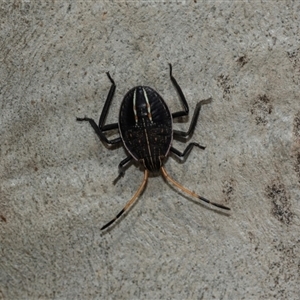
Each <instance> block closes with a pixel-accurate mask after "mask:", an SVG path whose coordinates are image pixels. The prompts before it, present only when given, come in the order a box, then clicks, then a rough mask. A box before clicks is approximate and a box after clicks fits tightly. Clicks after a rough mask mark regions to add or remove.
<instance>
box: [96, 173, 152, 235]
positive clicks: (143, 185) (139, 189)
mask: <svg viewBox="0 0 300 300" xmlns="http://www.w3.org/2000/svg"><path fill="white" fill-rule="evenodd" d="M148 176H149V171H148V170H145V173H144V179H143V182H142V184H141V185H140V187H139V188H138V190H137V191H136V192H135V194H134V195H133V197H132V198H131V199H130V200H129V201H128V202H127V203H126V205H125V206H124V208H123V209H122V210H121V211H120V212H119V213H118V214H117V215H116V216H115V218H113V219H112V220H111V221H109V222H108V223H106V224H105V225H104V226H103V227H102V228H101V230H104V229H106V228H107V227H109V226H110V225H111V224H113V223H114V222H116V221H117V220H118V219H119V218H120V217H121V216H122V215H123V213H125V212H126V211H127V210H128V209H129V208H130V207H131V206H132V205H133V204H134V203H135V201H136V199H137V198H138V196H139V195H140V194H141V193H142V191H143V190H144V188H145V186H146V183H147V180H148Z"/></svg>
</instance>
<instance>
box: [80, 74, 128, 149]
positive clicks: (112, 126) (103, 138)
mask: <svg viewBox="0 0 300 300" xmlns="http://www.w3.org/2000/svg"><path fill="white" fill-rule="evenodd" d="M106 74H107V77H108V78H109V80H110V81H111V83H112V85H111V87H110V90H109V93H108V95H107V98H106V101H105V104H104V107H103V110H102V113H101V115H100V119H99V126H98V125H97V124H96V122H95V121H94V120H93V119H91V118H87V117H84V118H76V120H77V121H87V122H89V123H90V124H91V126H92V127H93V128H94V130H95V132H96V133H97V135H98V137H99V138H100V140H101V141H103V142H105V143H107V144H110V145H112V144H117V143H120V142H121V141H122V140H121V138H120V137H119V138H115V139H112V140H109V139H107V137H106V136H105V135H104V133H103V132H105V131H109V130H113V129H117V128H118V127H119V126H118V123H113V124H107V125H104V122H105V120H106V117H107V114H108V110H109V107H110V105H111V102H112V99H113V96H114V93H115V90H116V84H115V82H114V80H113V79H112V78H111V76H110V74H109V72H107V73H106Z"/></svg>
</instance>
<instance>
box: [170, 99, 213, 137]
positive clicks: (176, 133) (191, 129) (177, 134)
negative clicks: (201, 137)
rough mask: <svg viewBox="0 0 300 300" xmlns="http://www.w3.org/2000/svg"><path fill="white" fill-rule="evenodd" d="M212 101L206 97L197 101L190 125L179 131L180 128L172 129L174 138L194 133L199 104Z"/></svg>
mask: <svg viewBox="0 0 300 300" xmlns="http://www.w3.org/2000/svg"><path fill="white" fill-rule="evenodd" d="M211 101H212V98H208V99H205V100H202V101H200V102H198V103H197V105H196V108H195V111H194V115H193V118H192V121H191V123H190V127H189V129H188V131H181V130H173V136H174V138H179V139H180V138H181V139H182V138H188V137H189V136H191V135H192V134H193V133H194V130H195V128H196V124H197V121H198V118H199V114H200V110H201V106H202V105H203V104H207V103H210V102H211Z"/></svg>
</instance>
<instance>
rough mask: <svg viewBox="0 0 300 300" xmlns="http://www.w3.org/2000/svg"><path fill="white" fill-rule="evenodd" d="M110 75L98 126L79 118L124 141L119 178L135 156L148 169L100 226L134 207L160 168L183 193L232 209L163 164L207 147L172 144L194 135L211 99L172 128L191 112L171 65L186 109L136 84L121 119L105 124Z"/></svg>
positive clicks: (110, 95) (103, 137)
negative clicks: (182, 127) (184, 124)
mask: <svg viewBox="0 0 300 300" xmlns="http://www.w3.org/2000/svg"><path fill="white" fill-rule="evenodd" d="M107 76H108V78H109V79H110V81H111V83H112V86H111V88H110V91H109V93H108V96H107V99H106V102H105V104H104V108H103V110H102V113H101V116H100V120H99V125H97V124H96V122H95V121H94V120H93V119H91V118H87V117H85V118H77V121H88V122H89V123H90V124H91V126H92V127H93V128H94V130H95V132H96V133H97V135H98V136H99V138H100V140H101V141H103V142H105V143H106V144H110V145H114V144H120V143H123V146H124V147H125V148H126V150H127V152H128V154H129V155H128V156H127V157H126V158H125V159H123V160H122V161H121V162H120V164H119V176H118V177H117V179H116V180H118V179H119V178H120V177H121V176H123V175H124V173H125V172H124V166H125V165H126V164H127V163H129V162H130V161H131V160H132V159H134V160H136V161H139V162H140V163H141V164H143V166H144V168H145V171H144V180H143V182H142V184H141V185H140V187H139V189H138V190H137V191H136V193H135V194H134V195H133V197H132V198H131V199H130V200H129V201H128V202H127V204H126V205H125V207H124V208H123V209H122V210H121V211H120V212H119V214H118V215H117V216H116V217H115V218H114V219H112V220H111V221H110V222H108V223H107V224H106V225H104V226H103V227H102V228H101V229H102V230H103V229H105V228H107V227H108V226H110V225H111V224H112V223H114V222H115V221H116V220H117V219H118V218H119V217H120V216H121V215H122V214H123V213H124V212H125V211H126V210H127V209H128V208H129V207H131V206H132V204H133V203H134V202H135V200H136V199H137V198H138V196H139V195H140V194H141V192H142V191H143V189H144V187H145V185H146V183H147V179H148V175H149V171H150V172H159V171H160V172H161V173H162V175H163V176H164V178H165V179H166V180H169V181H170V182H172V183H173V184H174V185H175V186H176V187H178V188H179V189H181V190H182V191H183V192H185V193H187V194H189V195H191V196H193V197H196V198H198V199H200V200H202V201H205V202H207V203H210V204H212V205H214V206H217V207H219V208H222V209H227V210H229V208H228V207H226V206H224V205H221V204H218V203H214V202H211V201H209V200H208V199H206V198H204V197H201V196H199V195H197V194H196V193H194V192H192V191H190V190H188V189H186V188H185V187H183V186H182V185H181V184H180V183H178V182H177V181H175V180H174V179H172V178H171V177H170V176H169V175H168V173H167V172H166V170H165V168H164V166H163V164H164V159H165V158H166V157H167V156H168V155H169V152H172V153H173V154H175V155H176V156H178V157H180V158H184V159H186V158H187V156H188V155H189V153H190V151H191V150H192V148H193V147H194V146H196V147H198V148H201V149H205V147H203V146H201V145H199V144H198V143H189V144H188V146H187V147H186V149H185V150H184V151H183V152H180V151H179V150H177V149H176V148H174V147H172V140H173V138H174V139H179V140H181V141H182V139H187V138H188V137H190V136H191V135H192V134H193V132H194V129H195V127H196V123H197V120H198V117H199V113H200V109H201V106H202V105H203V104H206V103H209V102H210V101H211V98H209V99H206V100H202V101H200V102H199V103H198V104H197V106H196V108H195V111H194V115H193V118H192V120H191V123H190V127H189V129H188V131H186V132H185V131H179V130H173V128H172V124H173V119H174V118H178V117H182V116H186V115H188V114H189V107H188V104H187V101H186V99H185V97H184V94H183V92H182V90H181V88H180V86H179V85H178V83H177V81H176V80H175V78H174V77H173V76H172V66H171V65H170V78H171V81H172V83H173V85H174V86H175V88H176V90H177V92H178V94H179V97H180V101H181V103H182V105H183V107H184V110H182V111H178V112H175V113H170V110H169V108H168V106H167V105H166V103H165V101H164V100H163V98H162V97H161V96H160V95H159V94H158V93H157V92H156V91H155V90H153V89H152V88H150V87H147V86H137V87H135V88H132V89H131V90H129V92H128V93H127V94H126V95H125V97H124V99H123V101H122V103H121V107H120V113H119V122H118V123H113V124H107V125H106V124H105V120H106V117H107V114H108V110H109V107H110V105H111V102H112V99H113V95H114V92H115V89H116V85H115V82H114V81H113V79H112V78H111V77H110V75H109V73H107ZM113 129H118V130H119V133H120V137H118V138H115V139H112V140H108V139H107V137H106V135H105V134H104V132H106V131H110V130H113Z"/></svg>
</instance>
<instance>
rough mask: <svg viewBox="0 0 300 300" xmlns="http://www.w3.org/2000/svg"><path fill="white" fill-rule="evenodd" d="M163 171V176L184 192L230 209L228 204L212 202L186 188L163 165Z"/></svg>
mask: <svg viewBox="0 0 300 300" xmlns="http://www.w3.org/2000/svg"><path fill="white" fill-rule="evenodd" d="M161 172H162V174H163V177H164V178H165V179H166V180H168V181H170V182H171V183H173V184H174V185H175V186H176V187H177V188H179V189H180V190H182V191H183V192H185V193H186V194H188V195H190V196H192V197H196V198H198V199H200V200H202V201H204V202H206V203H209V204H211V205H214V206H216V207H219V208H222V209H226V210H230V208H229V207H227V206H224V205H222V204H219V203H215V202H211V201H210V200H208V199H206V198H204V197H201V196H199V195H197V194H196V193H195V192H192V191H190V190H188V189H187V188H185V187H184V186H182V185H181V184H180V183H179V182H177V181H176V180H174V179H173V178H171V177H170V175H169V174H168V173H167V172H166V170H165V168H164V167H161Z"/></svg>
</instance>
